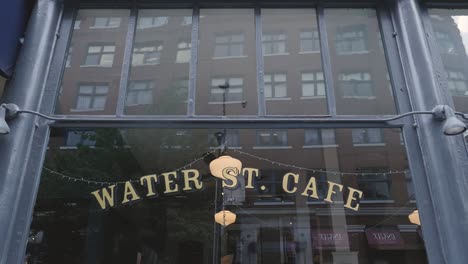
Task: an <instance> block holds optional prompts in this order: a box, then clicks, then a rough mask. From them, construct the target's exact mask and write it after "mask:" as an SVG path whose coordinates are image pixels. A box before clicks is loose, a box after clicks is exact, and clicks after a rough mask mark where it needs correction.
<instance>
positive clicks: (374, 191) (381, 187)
mask: <svg viewBox="0 0 468 264" xmlns="http://www.w3.org/2000/svg"><path fill="white" fill-rule="evenodd" d="M384 171H386V169H382V168H366V169H359V170H358V172H359V173H364V174H362V175H359V176H358V181H357V182H358V188H359V190H361V191H362V192H363V193H365V194H366V195H365V196H364V198H363V199H364V200H390V199H391V195H390V180H389V178H388V175H387V174H383V173H381V172H384ZM366 173H369V174H366Z"/></svg>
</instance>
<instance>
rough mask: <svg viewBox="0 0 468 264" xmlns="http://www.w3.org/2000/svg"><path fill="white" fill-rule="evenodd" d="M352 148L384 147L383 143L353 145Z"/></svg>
mask: <svg viewBox="0 0 468 264" xmlns="http://www.w3.org/2000/svg"><path fill="white" fill-rule="evenodd" d="M353 146H354V147H385V146H386V144H385V143H362V144H353Z"/></svg>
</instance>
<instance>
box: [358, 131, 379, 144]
mask: <svg viewBox="0 0 468 264" xmlns="http://www.w3.org/2000/svg"><path fill="white" fill-rule="evenodd" d="M352 134H353V144H355V145H360V144H384V138H383V131H382V129H380V128H355V129H353V132H352Z"/></svg>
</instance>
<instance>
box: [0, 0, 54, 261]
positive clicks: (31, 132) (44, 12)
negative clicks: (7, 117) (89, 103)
mask: <svg viewBox="0 0 468 264" xmlns="http://www.w3.org/2000/svg"><path fill="white" fill-rule="evenodd" d="M60 14H61V4H60V1H58V0H38V1H37V3H36V6H35V7H34V10H33V12H32V14H31V17H30V19H29V23H28V28H27V31H26V34H25V41H24V45H23V47H22V50H21V52H20V55H19V58H18V61H17V64H16V69H15V74H14V76H13V78H12V80H11V82H10V84H9V86H8V87H7V90H6V91H5V94H4V98H3V100H2V102H9V103H15V104H17V105H18V106H19V107H20V108H23V109H29V110H38V108H39V102H40V99H41V96H42V93H43V88H44V85H45V80H46V77H47V74H48V70H49V65H50V61H51V55H52V50H53V47H54V43H55V40H56V38H57V36H58V34H57V33H56V32H57V28H58V22H59V20H60ZM9 125H10V128H11V133H10V134H9V135H2V136H1V137H0V157H1V159H0V237H1V239H0V264H14V263H22V258H23V256H20V255H17V254H16V255H15V254H13V256H16V257H11V256H12V252H16V251H17V250H18V249H23V250H24V247H25V244H26V242H27V241H25V240H26V239H24V238H25V237H27V234H25V233H26V232H27V230H28V229H29V219H23V218H22V217H21V215H24V214H23V213H24V211H25V210H27V211H29V210H30V209H31V208H30V206H24V205H25V204H23V203H22V202H23V201H24V200H25V198H27V197H28V198H33V197H32V196H33V195H34V192H28V191H26V190H27V189H28V188H26V187H25V186H28V184H29V183H30V181H32V180H33V179H32V177H31V175H29V174H28V173H26V167H27V166H26V165H27V164H28V162H29V158H30V151H31V144H32V141H33V138H34V137H35V134H36V133H37V132H38V131H37V128H36V120H35V117H33V116H31V115H20V116H19V117H18V118H16V119H15V120H12V121H9ZM39 134H42V135H44V134H43V133H39ZM26 200H31V199H26ZM18 223H22V225H23V226H22V228H18Z"/></svg>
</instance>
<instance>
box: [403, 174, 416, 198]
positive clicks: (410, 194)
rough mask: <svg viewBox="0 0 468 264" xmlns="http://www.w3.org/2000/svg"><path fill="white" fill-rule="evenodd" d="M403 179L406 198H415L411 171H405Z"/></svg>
mask: <svg viewBox="0 0 468 264" xmlns="http://www.w3.org/2000/svg"><path fill="white" fill-rule="evenodd" d="M405 180H406V188H407V189H408V200H416V196H415V194H414V184H413V177H411V173H410V172H409V171H408V170H407V171H405Z"/></svg>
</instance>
